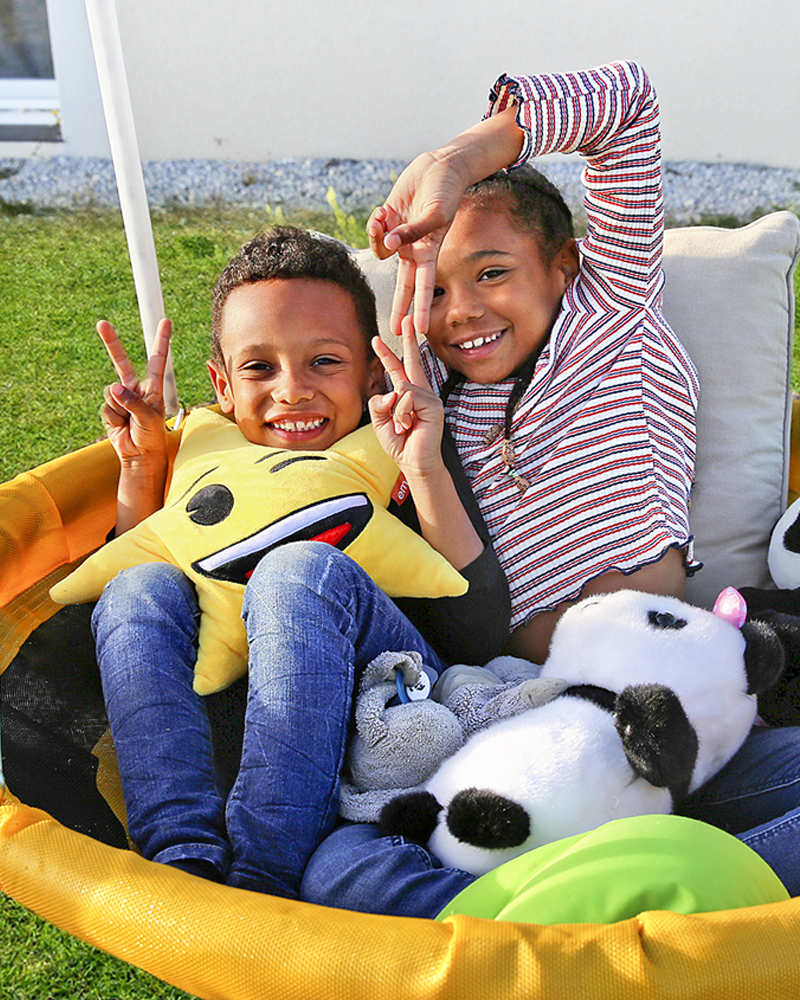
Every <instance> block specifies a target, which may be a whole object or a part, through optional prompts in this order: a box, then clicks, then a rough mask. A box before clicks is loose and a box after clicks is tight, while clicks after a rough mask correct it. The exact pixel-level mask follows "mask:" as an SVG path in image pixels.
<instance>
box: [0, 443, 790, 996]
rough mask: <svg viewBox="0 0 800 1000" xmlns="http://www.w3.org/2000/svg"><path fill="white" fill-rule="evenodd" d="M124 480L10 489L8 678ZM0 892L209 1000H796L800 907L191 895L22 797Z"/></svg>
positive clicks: (179, 881)
mask: <svg viewBox="0 0 800 1000" xmlns="http://www.w3.org/2000/svg"><path fill="white" fill-rule="evenodd" d="M115 481H116V460H115V458H114V456H113V453H111V451H110V448H109V447H108V446H107V445H106V444H105V443H103V444H99V445H95V446H92V447H91V448H89V449H84V450H83V451H80V452H77V453H75V454H74V455H70V456H66V457H65V458H62V459H58V460H56V461H55V462H51V463H49V464H48V465H46V466H42V467H41V468H40V469H38V470H34V472H32V473H25V474H23V475H22V476H20V477H18V478H17V479H16V480H14V481H12V482H11V483H9V484H6V485H5V486H0V585H1V586H2V591H0V592H1V593H2V598H0V600H2V603H3V609H2V611H1V612H0V672H2V670H3V669H5V667H6V666H7V665H8V663H9V662H10V660H11V659H13V656H14V655H15V651H16V650H17V649H18V648H19V645H20V644H21V643H22V642H23V641H24V640H25V638H26V637H27V635H28V634H29V633H30V632H31V631H32V629H33V628H35V627H36V626H37V625H38V624H39V623H40V622H42V621H45V620H46V619H47V618H48V617H49V616H50V615H51V614H52V613H53V611H54V610H55V605H52V604H51V602H49V598H48V597H47V587H49V584H50V582H52V580H53V579H55V578H56V577H58V576H59V575H63V574H65V573H66V572H67V571H68V568H69V565H68V564H72V563H74V561H76V560H77V559H80V558H82V557H83V556H84V555H86V554H87V553H88V552H89V551H91V550H93V549H94V548H96V547H97V546H98V545H100V544H102V542H103V539H104V538H105V535H106V533H107V532H108V530H109V528H110V526H111V524H112V522H113V517H114V488H115ZM89 482H91V489H87V487H86V484H87V483H89ZM48 577H49V579H45V578H48ZM12 791H13V789H12ZM0 889H1V890H2V891H3V892H5V893H6V894H7V895H9V896H11V897H12V898H14V899H16V900H17V901H18V902H19V903H21V904H22V905H23V906H25V907H27V908H29V909H30V910H32V911H33V912H35V913H37V914H39V915H40V916H42V917H44V918H45V919H46V920H49V921H51V922H52V923H54V924H56V925H57V926H59V927H61V928H62V929H63V930H66V931H68V932H70V933H72V934H74V935H75V936H77V937H79V938H81V939H83V940H84V941H87V942H89V943H90V944H93V945H95V946H97V947H99V948H101V949H103V950H105V951H108V952H110V953H112V954H113V955H116V956H117V957H119V958H122V959H124V960H126V961H128V962H131V963H132V964H134V965H137V966H139V967H140V968H142V969H145V970H146V971H148V972H150V973H152V974H153V975H156V976H158V977H160V978H161V979H164V980H166V981H167V982H170V983H172V984H174V985H175V986H177V987H179V988H180V989H183V990H187V991H189V992H191V993H194V994H196V995H197V996H199V997H203V998H207V1000H214V998H225V1000H249V998H256V997H280V998H281V1000H283V998H286V1000H291V998H295V997H296V998H298V1000H299V998H322V997H324V998H325V1000H337V998H339V997H341V998H342V1000H360V998H362V997H363V998H364V1000H367V998H369V1000H374V998H375V997H400V996H402V997H404V998H406V1000H416V998H420V1000H422V998H434V997H435V998H437V1000H447V998H459V1000H464V998H469V1000H482V998H489V997H492V998H497V997H502V998H503V1000H515V998H520V1000H521V998H523V997H524V998H526V1000H536V998H542V1000H544V998H545V997H546V1000H561V998H563V1000H572V998H574V997H575V996H576V995H581V996H587V997H592V1000H614V998H623V997H624V998H625V1000H637V998H641V1000H658V998H661V997H663V998H675V997H680V996H686V997H689V996H691V997H703V998H720V1000H723V998H726V1000H727V997H729V996H750V995H752V996H758V997H775V998H776V1000H777V998H784V997H789V996H792V995H794V993H796V991H797V984H798V983H800V949H798V947H797V940H798V937H800V899H791V900H788V901H786V902H782V903H773V904H769V905H763V906H755V907H748V908H743V909H738V910H726V911H721V912H715V913H707V914H694V915H691V916H683V915H680V914H675V913H671V912H667V911H652V912H647V913H642V914H640V915H639V916H638V917H636V918H633V919H629V920H623V921H620V922H618V923H614V924H608V925H600V924H562V925H556V926H550V927H548V926H541V925H538V924H533V923H514V922H506V921H491V920H483V919H478V918H474V917H466V916H455V917H449V918H447V919H446V920H444V921H443V922H441V923H439V922H435V921H428V920H416V919H410V918H399V917H380V916H370V915H365V914H358V913H350V912H346V911H343V910H331V909H326V908H323V907H316V906H312V905H310V904H306V903H297V902H292V901H287V900H282V899H277V898H274V897H270V896H264V895H258V894H254V893H249V892H245V891H244V890H240V889H231V888H228V887H225V886H219V885H214V884H212V883H209V882H205V881H203V880H200V879H196V878H194V877H193V876H190V875H186V874H184V873H183V872H180V871H177V870H175V869H171V868H168V867H166V866H163V865H157V864H153V863H152V862H148V861H145V860H143V859H142V858H141V857H139V856H138V855H137V854H135V853H134V852H132V851H125V850H119V849H116V848H112V847H109V846H107V845H105V844H102V843H100V842H98V841H95V840H92V839H91V838H88V837H86V836H84V835H82V834H79V833H76V832H74V831H72V830H69V829H67V828H66V827H64V826H62V825H60V824H59V823H57V822H56V821H55V820H53V819H52V818H51V817H50V816H48V815H47V814H46V813H44V812H42V811H40V810H38V809H34V808H31V807H29V806H26V805H24V804H22V803H19V802H17V801H15V800H14V799H13V796H12V795H11V794H10V793H9V794H7V795H6V797H5V799H3V801H2V803H0Z"/></svg>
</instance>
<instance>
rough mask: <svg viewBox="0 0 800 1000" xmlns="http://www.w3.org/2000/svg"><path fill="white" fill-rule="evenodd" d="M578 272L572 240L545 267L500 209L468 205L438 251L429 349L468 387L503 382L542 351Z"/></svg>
mask: <svg viewBox="0 0 800 1000" xmlns="http://www.w3.org/2000/svg"><path fill="white" fill-rule="evenodd" d="M577 273H578V252H577V245H576V243H575V241H574V240H568V241H567V242H566V243H565V245H564V247H563V248H562V250H561V251H559V253H558V254H557V255H556V257H555V259H554V260H553V261H552V262H551V263H547V262H546V261H545V259H544V257H543V256H542V253H541V251H540V250H539V247H538V245H537V243H536V240H535V238H534V237H533V236H532V235H528V234H526V233H523V232H520V230H519V229H517V228H515V227H514V226H513V225H512V223H511V221H510V219H509V216H508V213H507V212H506V211H505V210H504V209H503V208H502V206H500V205H498V206H497V207H496V208H495V207H494V206H489V207H478V206H476V205H474V204H472V203H470V202H469V201H467V202H466V203H464V204H462V206H461V207H460V208H459V210H458V212H457V213H456V217H455V219H454V220H453V224H452V226H451V227H450V229H449V231H448V233H447V235H446V236H445V238H444V242H443V243H442V248H441V250H440V252H439V261H438V265H437V271H436V285H435V288H434V293H433V305H432V307H431V322H430V329H429V331H428V342H429V343H430V346H431V349H432V350H433V352H434V354H435V355H436V356H437V357H438V358H439V359H440V360H442V361H443V362H444V363H445V364H446V365H447V366H448V367H449V368H453V369H455V370H456V371H459V372H461V373H462V374H463V375H465V376H466V377H467V378H468V379H469V380H470V381H472V382H480V383H483V384H489V383H491V382H500V381H502V380H503V379H505V378H508V376H509V375H511V373H512V372H514V371H515V370H516V369H517V368H518V367H519V366H520V365H521V364H522V363H523V362H524V361H526V360H527V359H528V358H529V357H530V356H531V355H532V354H534V353H536V354H538V353H539V351H540V350H541V349H542V346H543V345H544V343H545V342H546V340H547V338H548V337H549V336H550V331H551V329H552V327H553V323H554V322H555V319H556V316H557V315H558V311H559V308H560V306H561V298H562V296H563V294H564V292H565V291H566V289H567V287H568V285H569V284H570V282H571V281H572V279H573V278H574V277H575V275H576V274H577Z"/></svg>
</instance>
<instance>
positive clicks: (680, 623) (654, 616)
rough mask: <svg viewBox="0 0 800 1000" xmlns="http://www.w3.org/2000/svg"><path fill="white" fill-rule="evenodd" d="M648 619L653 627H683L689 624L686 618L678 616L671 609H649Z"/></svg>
mask: <svg viewBox="0 0 800 1000" xmlns="http://www.w3.org/2000/svg"><path fill="white" fill-rule="evenodd" d="M647 620H648V621H649V622H650V624H651V625H652V626H653V628H670V629H681V628H685V627H686V626H687V625H688V624H689V623H688V622H687V621H686V619H685V618H676V617H675V615H671V614H670V613H669V611H648V612H647Z"/></svg>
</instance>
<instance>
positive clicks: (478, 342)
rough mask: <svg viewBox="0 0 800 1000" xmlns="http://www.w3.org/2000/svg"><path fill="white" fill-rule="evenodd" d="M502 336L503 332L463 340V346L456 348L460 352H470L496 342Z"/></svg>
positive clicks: (458, 345)
mask: <svg viewBox="0 0 800 1000" xmlns="http://www.w3.org/2000/svg"><path fill="white" fill-rule="evenodd" d="M502 336H503V331H502V330H501V331H500V332H499V333H491V334H489V335H488V336H487V337H476V338H475V339H474V340H465V341H464V343H463V344H457V345H456V346H457V347H458V349H459V350H460V351H472V350H474V349H475V348H476V347H483V346H484V344H493V343H494V342H495V341H496V340H498V339H499V338H500V337H502Z"/></svg>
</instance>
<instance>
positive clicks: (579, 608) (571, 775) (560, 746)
mask: <svg viewBox="0 0 800 1000" xmlns="http://www.w3.org/2000/svg"><path fill="white" fill-rule="evenodd" d="M745 615H746V607H745V605H744V601H743V599H742V598H741V596H740V595H739V594H738V592H736V591H734V590H732V589H731V588H729V590H727V591H724V592H723V594H721V595H720V598H719V599H718V601H717V605H716V607H715V611H714V612H713V613H712V612H709V611H705V610H701V609H699V608H695V607H692V606H690V605H688V604H685V603H684V602H682V601H679V600H676V599H674V598H669V597H656V596H653V595H650V594H643V593H639V592H634V591H619V592H617V593H613V594H607V595H603V596H599V597H592V598H587V599H585V600H583V601H581V602H579V603H578V604H576V605H575V606H574V607H573V608H571V609H570V610H569V611H567V613H566V614H565V615H564V616H563V617H562V619H561V621H560V622H559V624H558V626H557V628H556V631H555V634H554V636H553V641H552V645H551V651H550V655H549V657H548V659H547V662H546V664H545V666H544V667H543V669H542V674H541V676H543V677H560V678H564V679H566V680H568V681H569V683H570V687H569V688H568V689H567V690H566V691H565V692H564V693H563V694H561V695H559V696H558V697H557V698H555V699H554V700H552V701H550V702H548V703H547V704H545V705H542V706H540V707H538V708H533V709H530V710H529V711H526V712H523V713H522V714H520V715H517V716H515V717H514V718H511V719H508V720H505V721H503V722H499V723H496V724H494V725H492V726H490V727H489V728H488V729H485V730H483V731H482V732H479V733H477V734H476V735H475V736H473V737H472V738H471V739H470V740H468V742H467V743H466V744H465V746H464V747H463V748H462V749H461V750H459V751H458V752H457V753H456V754H455V755H454V756H453V757H451V758H449V759H448V760H446V761H445V762H444V763H443V764H442V766H441V767H440V768H439V769H438V771H437V772H436V773H435V774H434V775H433V776H432V777H431V778H430V779H429V780H428V782H427V783H426V785H425V789H424V790H422V791H415V792H410V793H408V794H405V795H400V796H398V797H397V798H395V799H393V800H392V801H391V802H389V803H388V804H387V805H386V806H385V807H384V810H383V812H382V814H381V827H382V828H383V830H384V832H386V833H392V834H400V835H403V836H405V837H407V838H408V839H411V840H414V841H416V842H418V843H422V844H427V845H428V846H429V847H430V849H431V851H432V852H433V853H434V854H435V855H436V856H437V857H438V858H440V860H441V861H442V862H443V863H444V864H446V865H452V866H456V867H459V868H462V869H464V870H466V871H469V872H472V873H473V874H475V875H481V874H484V873H485V872H487V871H489V870H490V869H492V868H494V867H496V866H497V865H500V864H502V863H503V862H505V861H508V860H510V859H511V858H514V857H516V856H517V855H519V854H522V853H524V852H525V851H528V850H531V849H533V848H535V847H539V846H541V845H542V844H546V843H550V842H551V841H554V840H558V839H560V838H563V837H568V836H572V835H573V834H577V833H582V832H585V831H588V830H592V829H594V828H596V827H598V826H600V825H601V824H603V823H605V822H607V821H609V820H613V819H618V818H621V817H626V816H633V815H639V814H650V813H666V812H670V811H671V810H672V807H673V804H674V802H675V801H677V800H679V799H681V798H682V797H683V796H685V795H686V794H687V792H690V791H693V790H694V789H695V788H697V787H699V786H700V785H701V784H702V783H703V782H705V781H706V780H707V779H708V778H710V777H711V776H712V775H713V774H714V773H715V772H716V771H717V770H719V768H720V767H722V765H723V764H725V763H726V761H728V760H729V759H730V757H731V756H733V754H734V753H735V752H736V750H737V749H738V748H739V747H740V746H741V744H742V742H743V741H744V739H745V737H746V736H747V734H748V732H749V731H750V727H751V726H752V724H753V722H754V720H755V717H756V695H757V693H758V692H760V691H762V690H766V689H767V688H769V687H771V686H772V685H773V684H774V683H775V682H776V680H777V678H778V677H779V675H780V672H781V670H782V667H783V655H782V646H781V643H780V641H779V639H778V638H777V637H776V636H775V635H774V634H773V633H772V632H770V630H769V629H765V628H762V627H759V628H755V629H754V628H753V627H752V626H751V625H750V624H749V623H745Z"/></svg>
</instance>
